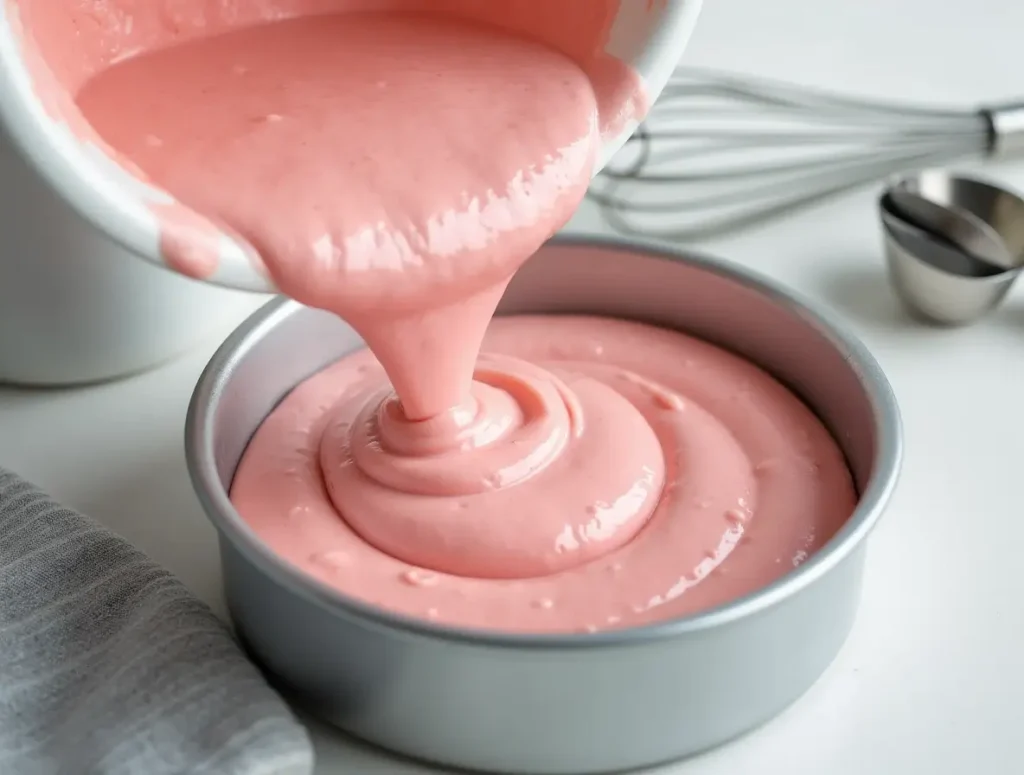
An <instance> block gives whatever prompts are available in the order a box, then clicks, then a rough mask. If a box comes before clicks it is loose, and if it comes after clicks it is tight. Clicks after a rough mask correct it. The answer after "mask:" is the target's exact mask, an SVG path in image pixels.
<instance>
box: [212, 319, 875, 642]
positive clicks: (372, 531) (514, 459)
mask: <svg viewBox="0 0 1024 775" xmlns="http://www.w3.org/2000/svg"><path fill="white" fill-rule="evenodd" d="M484 350H485V353H487V354H486V355H484V356H482V358H481V360H480V362H479V365H478V369H477V378H476V382H475V383H474V390H473V391H472V396H473V398H472V401H471V402H468V403H467V404H466V405H465V406H462V407H459V408H458V409H453V410H452V412H450V413H448V414H446V415H442V416H439V417H437V418H434V419H433V420H430V421H428V423H426V424H425V423H410V422H409V421H407V420H405V419H404V418H403V416H402V415H401V413H400V411H398V410H397V407H396V404H395V401H394V398H393V397H392V395H391V393H390V389H389V387H388V384H387V381H386V377H385V375H384V373H383V370H382V369H381V368H380V366H379V365H378V364H377V363H376V361H375V359H374V358H373V356H372V355H371V354H370V353H369V352H368V351H362V352H359V353H356V354H354V355H351V356H349V357H347V358H346V359H344V360H342V361H341V362H339V363H337V364H335V365H333V366H331V367H329V368H328V369H326V370H324V371H323V372H321V373H320V374H318V375H316V376H314V377H313V378H311V379H310V380H308V381H307V382H306V383H304V384H303V385H301V386H299V387H298V388H297V389H296V390H295V391H294V392H293V393H292V394H291V395H290V396H289V397H288V398H287V399H285V401H284V402H283V403H282V404H281V406H280V407H279V408H278V409H277V410H276V411H275V412H274V413H273V414H271V416H270V417H269V418H268V419H267V420H266V421H265V423H264V424H263V425H262V427H261V428H260V430H259V431H258V432H257V434H256V436H255V437H254V439H253V441H252V442H251V444H250V446H249V450H248V451H247V453H246V455H245V457H244V459H243V461H242V464H241V466H240V468H239V470H238V473H237V475H236V477H235V482H234V485H233V489H232V500H233V502H234V503H235V505H236V507H237V508H238V510H239V512H240V513H241V514H242V515H243V517H244V518H245V519H246V520H247V521H248V522H249V524H250V525H251V526H252V527H253V528H254V529H255V530H256V531H257V533H258V534H259V535H260V536H261V537H262V538H263V539H264V540H266V541H267V542H268V543H269V544H270V545H272V546H274V547H275V549H276V550H277V551H278V552H279V553H281V554H282V555H283V556H284V557H285V558H286V559H288V560H289V561H291V562H292V563H294V564H295V565H297V566H299V567H301V568H302V569H304V570H305V571H306V572H309V573H312V574H313V575H315V576H317V577H318V578H320V579H321V580H322V581H324V582H326V583H328V584H331V585H334V586H336V587H337V588H338V589H340V590H341V591H343V592H345V593H346V594H349V595H354V596H356V597H358V598H361V599H363V600H365V601H367V602H370V603H374V604H376V605H380V606H383V607H386V608H389V609H392V610H396V611H399V612H402V613H406V614H409V615H413V616H420V617H423V616H426V617H430V618H433V619H436V620H438V621H444V622H447V623H451V624H458V625H463V626H468V627H484V628H500V629H504V630H520V631H532V632H545V631H548V632H550V631H594V630H598V629H606V628H614V627H627V626H636V625H638V624H643V623H648V622H652V621H657V620H660V619H665V618H672V617H676V616H679V615H682V614H685V613H689V612H692V611H695V610H699V609H701V608H705V607H707V606H713V605H716V604H719V603H723V602H726V601H728V600H730V599H733V598H735V597H737V596H739V595H743V594H746V593H749V592H753V591H754V590H756V589H758V588H760V587H762V586H764V585H765V584H767V583H770V582H771V581H772V580H774V579H776V578H778V577H779V576H781V575H783V574H784V573H785V572H787V571H789V570H792V568H793V567H794V566H795V565H798V564H799V563H800V562H801V561H802V560H803V559H805V558H806V557H808V556H809V555H810V554H811V553H813V552H814V551H815V550H816V549H818V548H819V547H820V546H821V545H822V544H823V543H824V542H825V541H827V540H828V539H829V538H830V537H831V536H832V535H833V534H834V532H835V531H836V530H837V529H838V527H839V526H840V525H841V524H842V523H843V521H844V520H845V519H846V518H847V517H848V516H849V514H850V512H851V511H852V509H853V507H854V503H855V493H854V489H853V485H852V482H851V479H850V476H849V473H848V472H847V469H846V466H845V464H844V461H843V458H842V455H841V453H840V452H839V449H838V447H837V446H836V444H835V442H834V441H833V440H832V438H831V437H830V436H829V434H828V432H827V431H826V430H825V429H824V428H823V427H822V426H821V424H820V422H819V421H818V420H817V419H816V418H815V417H814V415H813V414H812V413H811V412H810V411H809V410H808V409H807V408H806V407H805V406H804V405H803V404H802V403H801V402H800V401H799V399H797V398H796V397H795V396H793V395H792V394H791V393H790V392H789V391H788V390H786V389H785V388H784V387H783V386H781V385H780V384H779V383H778V382H776V381H775V380H774V379H772V378H771V377H770V376H768V375H767V374H765V373H764V372H763V371H761V370H759V369H757V368H756V367H754V366H752V365H751V364H749V363H747V362H745V361H743V360H741V359H739V358H737V357H736V356H733V355H731V354H729V353H726V352H724V351H722V350H720V349H718V348H715V347H713V346H711V345H709V344H706V343H703V342H700V341H698V340H695V339H693V338H691V337H688V336H685V335H683V334H680V333H676V332H672V331H666V330H661V329H657V328H653V327H650V326H646V325H643V324H639V323H633V322H627V321H621V320H612V319H602V318H589V317H575V316H574V317H512V318H498V319H496V320H495V321H494V322H493V323H492V325H491V328H490V330H489V332H488V335H487V337H486V339H485V342H484Z"/></svg>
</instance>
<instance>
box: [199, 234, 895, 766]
mask: <svg viewBox="0 0 1024 775" xmlns="http://www.w3.org/2000/svg"><path fill="white" fill-rule="evenodd" d="M500 312H501V313H506V314H507V313H514V312H552V313H559V312H562V313H565V312H589V313H598V314H605V315H613V316H619V317H631V318H639V319H642V320H646V321H649V322H653V323H657V324H660V325H663V326H669V327H674V328H679V329H681V330H685V331H689V332H691V333H693V334H696V335H698V336H702V337H704V338H706V339H709V340H712V341H715V342H717V343H719V344H722V345H724V346H726V347H728V348H730V349H732V350H734V351H736V352H738V353H739V354H741V355H745V356H747V357H749V358H751V359H752V360H754V361H756V362H758V363H760V364H762V365H764V366H766V367H767V368H769V369H770V370H771V371H772V372H773V373H774V374H775V375H776V376H777V377H779V378H780V379H782V380H783V381H785V382H786V383H788V384H789V385H790V386H791V387H792V388H793V389H794V390H796V391H797V392H798V393H799V394H800V395H802V396H803V397H804V398H805V400H807V402H808V403H809V404H810V405H811V406H812V407H813V408H815V409H816V410H817V411H818V413H819V415H820V416H821V418H822V419H823V421H824V422H825V423H826V424H827V425H828V426H829V427H830V428H831V429H832V431H833V432H834V434H835V436H836V438H837V439H838V440H839V442H840V444H841V445H842V447H843V449H844V451H845V453H846V455H847V458H848V460H849V463H850V466H851V470H852V471H853V474H854V477H855V480H856V482H857V485H858V488H859V491H860V492H861V493H862V497H861V501H860V505H859V507H858V508H857V510H856V512H855V513H854V515H853V516H852V517H851V518H850V520H849V521H848V523H847V524H846V525H845V526H844V527H843V528H842V530H841V531H840V532H839V534H838V535H837V536H836V537H835V538H834V539H833V540H832V541H831V542H830V543H829V544H828V545H827V546H826V547H825V548H824V549H823V550H822V551H821V552H820V553H818V554H817V555H816V556H814V557H812V558H811V559H810V560H808V561H807V562H806V563H805V564H803V565H802V566H800V568H798V569H796V570H794V571H793V572H792V573H791V574H790V575H788V576H786V577H785V578H783V579H782V580H780V581H778V582H776V583H774V584H772V585H770V586H769V587H766V588H765V589H763V590H761V591H759V592H757V593H756V594H753V595H750V596H748V597H746V598H743V599H741V600H737V601H735V602H734V603H731V604H729V605H727V606H723V607H721V608H718V609H715V610H711V611H708V612H706V613H702V614H700V615H697V616H693V617H689V618H686V619H681V620H675V621H671V622H666V623H664V624H659V625H656V626H650V627H645V628H638V629H633V630H625V631H614V632H607V633H598V634H595V635H546V636H530V635H511V634H503V633H498V632H482V631H469V630H460V629H453V628H449V627H444V626H438V625H435V624H432V623H430V622H427V621H419V620H412V619H407V618H404V617H400V616H396V615H392V614H390V613H388V612H385V611H382V610H378V609H375V608H373V607H371V606H368V605H365V604H363V603H360V602H358V601H355V600H351V599H349V598H347V597H346V596H344V595H342V594H341V593H339V592H337V591H335V590H332V589H330V588H328V587H326V586H324V585H321V584H320V583H319V582H316V581H314V580H311V579H308V578H306V577H305V576H303V575H302V574H301V573H299V572H298V571H296V570H295V569H293V568H291V567H290V566H288V565H286V564H285V563H283V562H282V561H280V560H279V559H277V558H276V557H275V556H274V554H273V553H272V552H271V551H270V550H268V549H267V548H266V547H265V546H264V545H263V544H262V543H261V542H260V541H259V540H258V539H257V538H256V536H255V535H254V534H253V533H252V532H251V531H250V530H249V529H248V528H247V527H246V525H245V523H244V522H243V521H242V520H241V519H240V518H239V516H238V514H237V513H236V512H235V511H234V509H233V508H232V506H231V503H230V501H229V499H228V494H227V492H228V488H229V486H230V483H231V479H232V476H233V474H234V471H235V467H236V465H237V463H238V461H239V459H240V457H241V455H242V453H243V451H244V449H245V446H246V444H247V443H248V440H249V438H250V437H251V434H252V433H253V432H254V431H255V429H256V428H257V427H258V426H259V424H260V423H261V421H262V420H263V419H264V417H265V416H266V415H267V414H268V413H269V412H270V411H271V410H272V409H273V407H274V406H275V405H276V404H277V403H278V401H279V400H280V399H281V398H282V397H283V396H285V395H286V394H287V393H288V392H289V391H290V390H291V388H292V387H293V386H295V385H296V384H297V383H299V382H300V381H302V380H303V379H304V378H306V377H307V376H309V375H311V374H313V373H315V372H316V371H318V370H319V369H320V368H322V367H323V366H324V365H326V364H328V363H330V362H331V361H334V360H335V359H337V358H338V357H340V356H341V355H343V354H345V353H346V352H349V351H351V350H353V349H354V348H357V347H359V346H360V340H359V339H358V337H357V336H356V335H355V333H353V331H352V330H351V329H349V328H348V327H347V326H346V325H344V324H343V323H342V322H341V321H339V320H337V319H335V318H333V317H331V316H330V315H328V314H325V313H322V312H318V311H314V310H310V309H307V308H303V307H300V306H299V305H296V304H294V303H290V302H273V303H271V304H270V305H268V306H267V307H266V308H264V309H263V310H262V311H261V312H259V313H258V314H257V315H255V316H254V317H253V318H251V319H250V320H249V321H248V322H247V323H246V324H244V325H243V326H242V327H241V328H240V329H239V330H238V331H237V332H236V333H235V334H234V335H232V336H231V337H230V338H229V339H228V341H227V342H226V343H225V344H224V346H223V347H222V348H221V349H220V351H219V352H218V353H217V355H216V356H215V357H214V358H213V360H212V361H211V363H210V364H209V366H208V368H207V370H206V371H205V372H204V374H203V376H202V378H201V379H200V381H199V384H198V385H197V387H196V391H195V393H194V396H193V399H192V402H191V405H190V408H189V414H188V420H187V423H186V434H185V435H186V455H187V458H188V464H189V470H190V472H191V475H192V478H193V482H194V484H195V487H196V490H197V493H198V495H199V498H200V500H201V501H202V503H203V506H204V508H205V509H206V511H207V513H208V514H209V517H210V519H211V521H212V522H213V523H214V525H215V526H216V527H217V529H218V531H219V534H220V545H221V552H222V558H223V570H224V578H225V587H226V593H227V599H228V603H229V607H230V610H231V613H232V616H233V618H234V621H235V624H236V626H237V629H238V632H239V633H240V634H241V636H242V637H243V639H244V640H245V642H246V644H247V645H248V647H249V649H250V651H251V653H252V654H253V655H254V656H255V657H256V658H257V659H258V660H259V661H260V662H261V663H262V664H263V665H264V666H265V667H266V668H267V669H268V670H269V671H270V672H271V673H272V674H273V675H274V676H275V677H276V679H277V681H278V682H279V683H280V684H281V685H282V686H284V687H287V690H288V691H289V692H290V693H291V694H293V695H294V696H296V697H297V698H299V699H300V700H301V701H302V702H303V703H304V704H306V705H307V706H309V707H310V708H311V709H313V710H314V711H315V712H317V713H318V714H320V715H321V716H323V717H324V718H326V719H329V720H330V721H332V722H333V723H335V724H337V725H338V726H339V727H341V728H343V729H345V730H348V731H349V732H351V733H353V734H355V735H358V736H360V737H362V738H365V739H366V740H369V741H371V742H373V743H376V744H379V745H381V746H383V747H385V748H389V749H392V750H395V751H398V752H401V753H404V754H407V755H410V756H413V757H417V758H421V759H426V760H430V761H433V762H438V763H441V764H447V765H452V766H458V767H463V768H467V769H472V770H483V771H490V772H530V773H539V774H541V775H547V774H550V775H555V774H561V775H584V774H585V773H596V772H614V771H621V770H625V769H631V768H636V767H641V766H645V765H650V764H654V763H658V762H662V761H667V760H670V759H675V758H678V757H682V756H686V755H689V754H692V753H695V752H698V751H701V750H703V749H706V748H709V747H711V746H715V745H718V744H720V743H723V742H725V741H727V740H729V739H730V738H732V737H734V736H736V735H738V734H741V733H743V732H745V731H747V730H749V729H751V728H753V727H755V726H757V725H759V724H761V723H762V722H765V721H767V720H768V719H770V718H772V717H773V716H774V715H776V714H777V713H778V712H779V711H781V710H782V709H783V708H785V707H786V706H787V705H789V704H790V703H792V702H793V701H794V700H796V699H797V698H798V697H799V696H800V695H801V694H802V693H803V692H804V691H805V690H806V689H807V688H808V687H809V686H810V685H811V684H812V683H814V682H815V681H816V680H817V678H818V677H819V676H820V674H821V673H822V671H824V670H825V668H826V667H827V666H828V664H829V663H830V662H831V661H832V659H833V658H834V656H835V654H836V653H837V651H838V650H839V648H840V647H841V646H842V644H843V642H844V640H845V639H846V636H847V634H848V632H849V630H850V628H851V626H852V624H853V621H854V615H855V612H856V609H857V604H858V599H859V592H860V585H861V574H862V571H863V563H864V554H865V540H866V538H867V537H868V535H869V533H870V532H871V530H872V528H873V527H874V525H875V524H876V522H877V521H878V519H879V517H880V516H881V514H882V511H883V509H884V508H885V506H886V503H887V501H888V500H889V498H890V495H891V493H892V490H893V488H894V486H895V483H896V478H897V473H898V469H899V467H900V460H901V454H902V452H901V430H900V421H899V415H898V411H897V408H896V403H895V400H894V398H893V395H892V393H891V390H890V388H889V386H888V384H887V382H886V380H885V377H884V376H883V374H882V373H881V371H880V370H879V367H878V365H877V364H876V363H875V361H874V360H873V359H872V358H871V356H870V355H869V354H868V353H867V352H866V350H865V349H864V348H863V346H862V345H860V344H859V343H858V342H857V341H855V340H854V339H852V338H851V337H849V336H848V335H846V334H844V333H842V332H841V331H840V330H839V329H838V328H837V327H836V326H835V324H834V323H832V322H829V321H827V320H826V319H823V318H822V317H821V316H820V314H819V313H815V312H812V311H811V310H809V309H808V308H807V307H805V306H804V305H803V304H802V303H801V302H800V301H798V300H797V299H796V298H794V297H793V296H792V295H790V294H789V293H788V292H786V291H784V290H782V289H780V288H778V287H776V286H775V285H773V284H771V283H769V282H768V281H766V280H760V279H757V278H756V277H755V276H753V275H752V274H750V273H749V272H747V271H746V270H743V269H739V268H733V267H729V266H728V265H725V264H722V263H720V262H717V261H713V260H710V259H705V258H700V257H694V256H691V255H681V254H676V253H671V252H666V251H663V250H655V249H650V248H644V247H640V246H631V245H628V244H622V243H615V242H610V241H595V240H572V239H560V240H556V241H554V242H552V243H550V244H549V245H547V246H545V247H544V248H543V249H542V250H541V251H540V252H539V253H538V254H537V256H536V257H534V258H533V259H532V260H531V261H530V262H529V263H528V264H527V265H526V266H525V267H524V268H523V269H522V270H521V272H520V273H519V274H518V275H517V277H516V278H515V279H514V280H513V282H512V284H511V286H510V287H509V290H508V292H507V294H506V296H505V298H504V300H503V302H502V305H501V308H500ZM751 644H756V648H754V647H752V645H751Z"/></svg>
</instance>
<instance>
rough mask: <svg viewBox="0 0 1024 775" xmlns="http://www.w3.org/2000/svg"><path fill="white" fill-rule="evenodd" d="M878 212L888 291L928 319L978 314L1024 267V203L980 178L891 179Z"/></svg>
mask: <svg viewBox="0 0 1024 775" xmlns="http://www.w3.org/2000/svg"><path fill="white" fill-rule="evenodd" d="M908 194H909V196H908ZM879 213H880V215H881V218H882V223H883V238H884V244H885V255H886V262H887V265H888V268H889V275H890V278H891V280H892V284H893V287H894V289H895V290H896V292H897V294H898V296H899V297H900V299H901V300H902V301H903V303H904V304H905V305H906V307H907V308H908V309H909V310H910V311H911V312H912V313H914V314H915V315H916V316H918V317H921V318H924V319H926V320H928V321H930V322H935V323H939V324H943V325H964V324H967V323H971V322H973V321H975V320H977V319H978V318H980V317H982V316H983V315H985V314H986V313H988V312H989V311H991V310H992V309H993V308H995V307H996V306H998V304H999V303H1000V302H1001V301H1002V300H1003V298H1004V297H1005V296H1006V294H1007V292H1008V291H1009V290H1010V288H1011V286H1012V285H1013V283H1014V281H1015V280H1016V279H1017V276H1018V275H1019V274H1020V271H1021V267H1022V264H1024V200H1022V199H1021V198H1020V197H1018V196H1017V195H1016V194H1014V193H1012V192H1010V191H1007V190H1005V189H1002V188H999V187H997V186H994V185H991V184H988V183H985V182H983V181H979V180H974V179H970V178H963V177H958V176H955V175H951V174H949V173H947V172H944V171H942V170H926V171H924V172H921V173H917V174H915V175H911V176H908V177H905V178H902V179H899V180H895V181H893V183H892V184H891V185H890V187H889V188H888V189H886V191H885V192H884V193H883V195H882V196H881V198H880V199H879Z"/></svg>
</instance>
